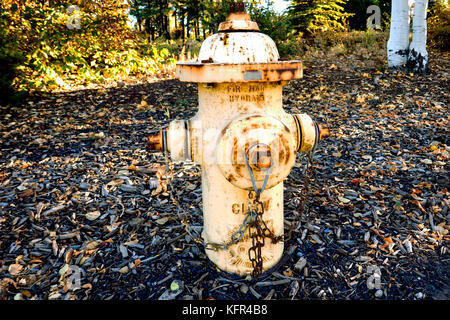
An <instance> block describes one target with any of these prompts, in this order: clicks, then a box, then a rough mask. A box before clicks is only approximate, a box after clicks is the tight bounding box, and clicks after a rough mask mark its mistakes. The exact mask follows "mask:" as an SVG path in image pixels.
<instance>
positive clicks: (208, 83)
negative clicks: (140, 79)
mask: <svg viewBox="0 0 450 320" xmlns="http://www.w3.org/2000/svg"><path fill="white" fill-rule="evenodd" d="M258 31H259V28H258V25H257V24H256V23H255V22H252V21H250V16H249V15H248V14H246V13H245V7H244V4H243V3H242V2H238V3H234V4H233V5H232V8H231V13H230V14H229V16H228V17H227V19H226V21H225V22H223V23H221V24H220V26H219V33H217V34H214V35H212V36H210V37H208V38H207V39H206V40H205V41H204V42H203V44H202V46H201V49H200V53H199V57H198V62H194V63H192V62H191V63H178V64H177V76H178V78H179V79H180V80H181V81H186V82H197V83H198V84H199V85H198V100H199V110H198V113H197V114H196V115H195V116H194V117H193V118H192V119H190V120H175V121H172V122H171V123H170V125H169V127H168V128H167V129H165V130H162V131H161V132H160V133H159V134H158V135H153V136H150V137H149V148H150V149H157V150H161V151H163V150H164V151H169V152H170V154H171V159H172V160H174V161H180V160H187V159H190V160H192V161H194V162H196V163H198V164H200V165H201V167H202V192H203V216H204V229H203V233H202V237H203V239H204V241H205V244H206V249H207V250H206V254H207V256H208V257H209V259H211V261H213V262H214V263H215V264H216V265H217V266H218V267H219V268H220V269H222V270H224V271H227V272H232V273H235V274H238V275H242V276H245V275H248V274H252V275H253V276H254V277H256V276H258V275H260V274H261V273H262V272H264V271H266V270H268V269H270V268H272V267H273V266H274V265H275V264H276V263H277V262H278V261H279V260H280V258H281V256H282V253H283V247H284V245H283V241H276V239H280V238H282V236H283V233H284V230H283V180H284V179H285V178H286V177H287V176H288V174H289V172H290V170H291V169H292V167H293V166H294V163H295V158H296V152H308V151H310V150H312V149H314V148H315V147H316V145H317V143H318V141H319V140H320V138H321V134H324V132H325V131H326V130H323V129H321V127H320V126H319V125H317V124H316V123H315V122H314V121H313V120H312V119H311V118H310V117H309V116H308V115H306V114H294V115H291V114H287V113H286V112H284V110H283V108H282V86H283V85H284V84H286V82H287V81H288V80H291V79H298V78H301V77H302V63H301V61H279V54H278V50H277V47H276V45H275V43H274V42H273V40H272V39H271V38H270V37H268V36H267V35H265V34H262V33H259V32H258ZM321 130H322V132H321ZM268 238H270V239H268Z"/></svg>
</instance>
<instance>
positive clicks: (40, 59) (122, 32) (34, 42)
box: [0, 0, 173, 90]
mask: <svg viewBox="0 0 450 320" xmlns="http://www.w3.org/2000/svg"><path fill="white" fill-rule="evenodd" d="M73 3H77V1H72V0H60V1H53V2H52V5H51V6H50V5H49V3H48V2H47V1H36V0H33V1H32V0H27V1H17V0H8V1H4V2H2V5H1V10H2V12H3V15H2V24H4V25H6V29H5V36H6V38H8V39H11V40H9V41H8V42H7V43H6V44H5V45H4V46H2V47H1V48H0V54H3V55H5V54H6V55H8V54H12V53H13V55H14V56H19V57H21V58H22V60H20V63H19V66H18V67H17V68H16V71H17V72H20V77H18V78H16V80H15V82H14V86H15V87H16V88H18V89H25V88H27V89H38V90H46V89H52V88H55V87H57V86H61V85H64V84H65V83H67V82H70V83H88V82H92V81H96V82H97V81H100V82H101V81H105V80H108V79H115V80H117V79H121V78H124V77H126V76H128V75H130V74H137V73H155V72H158V71H159V70H160V69H161V68H162V67H163V65H164V64H167V63H172V62H173V59H172V58H171V57H169V53H168V52H167V51H161V52H158V51H155V50H154V49H148V48H146V49H145V50H141V48H140V47H139V45H138V43H137V41H136V39H135V37H134V35H133V33H132V31H131V29H130V27H129V26H128V25H127V22H128V15H127V7H126V6H124V5H123V4H121V3H120V2H118V1H114V0H103V1H102V2H94V1H78V5H79V11H72V12H69V11H68V7H69V6H70V5H72V4H73ZM74 15H77V16H75V17H79V18H80V20H79V21H80V23H79V27H80V28H76V27H77V25H76V24H74V23H72V26H75V28H69V27H68V24H67V22H68V21H70V19H71V18H73V17H74ZM72 22H74V20H73V21H72ZM18 62H19V61H18Z"/></svg>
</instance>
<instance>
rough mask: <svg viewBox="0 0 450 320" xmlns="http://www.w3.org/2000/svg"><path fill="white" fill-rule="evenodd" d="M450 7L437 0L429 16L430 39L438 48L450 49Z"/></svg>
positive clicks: (431, 43) (432, 44) (434, 46)
mask: <svg viewBox="0 0 450 320" xmlns="http://www.w3.org/2000/svg"><path fill="white" fill-rule="evenodd" d="M449 39H450V8H449V7H447V6H445V5H444V2H443V1H437V3H436V5H435V6H434V7H433V8H432V11H431V14H430V17H429V18H428V41H429V44H430V45H431V46H432V47H433V48H436V49H439V50H442V51H449V50H450V41H449Z"/></svg>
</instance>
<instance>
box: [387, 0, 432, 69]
mask: <svg viewBox="0 0 450 320" xmlns="http://www.w3.org/2000/svg"><path fill="white" fill-rule="evenodd" d="M394 1H395V0H394ZM427 9H428V0H416V4H415V8H414V16H413V27H412V31H413V37H412V41H411V44H410V46H409V56H408V63H407V65H408V69H410V70H411V71H413V72H416V73H423V72H426V71H427V70H428V52H427V48H426V43H427Z"/></svg>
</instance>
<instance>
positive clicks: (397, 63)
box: [387, 0, 409, 69]
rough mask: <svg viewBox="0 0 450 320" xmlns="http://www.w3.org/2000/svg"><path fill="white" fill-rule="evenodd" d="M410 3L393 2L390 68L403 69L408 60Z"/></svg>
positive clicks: (393, 0)
mask: <svg viewBox="0 0 450 320" xmlns="http://www.w3.org/2000/svg"><path fill="white" fill-rule="evenodd" d="M408 48H409V1H408V0H392V10H391V29H390V33H389V41H388V43H387V60H388V67H389V68H391V69H398V68H402V67H403V66H404V65H405V64H406V62H407V59H408Z"/></svg>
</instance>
